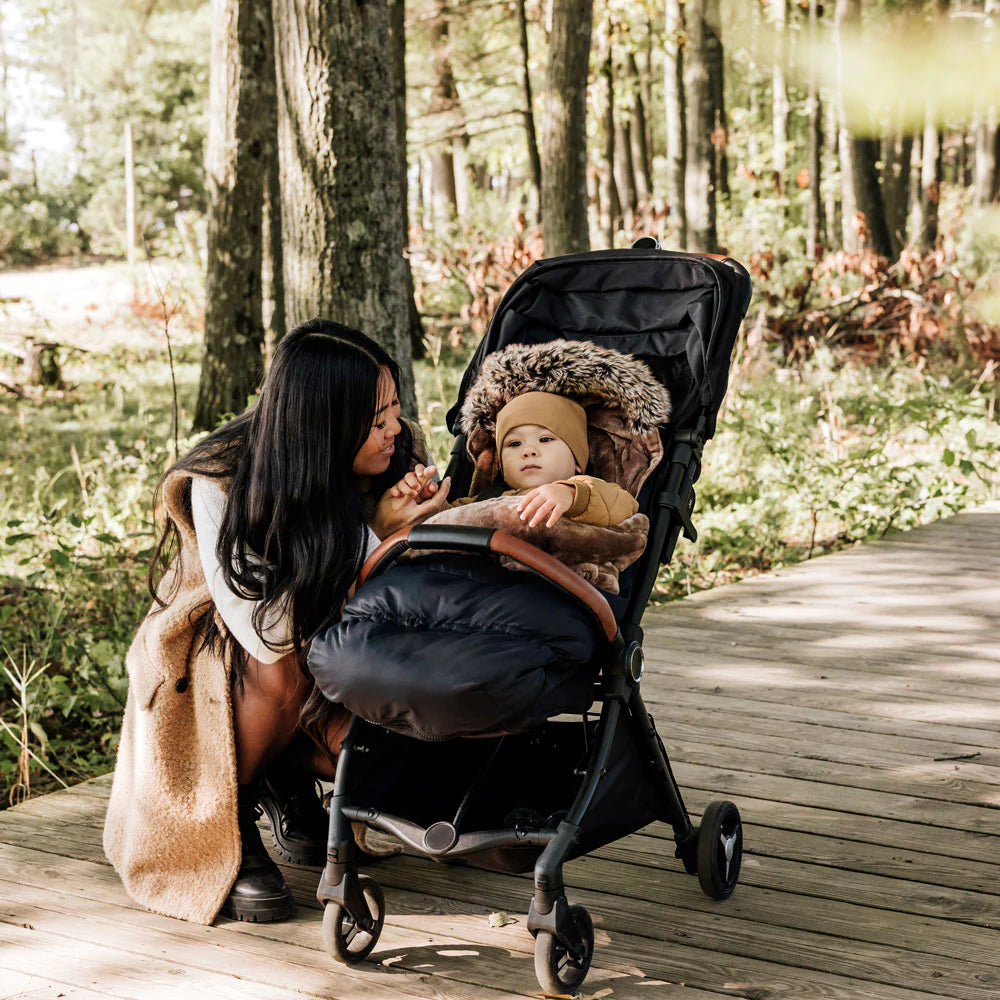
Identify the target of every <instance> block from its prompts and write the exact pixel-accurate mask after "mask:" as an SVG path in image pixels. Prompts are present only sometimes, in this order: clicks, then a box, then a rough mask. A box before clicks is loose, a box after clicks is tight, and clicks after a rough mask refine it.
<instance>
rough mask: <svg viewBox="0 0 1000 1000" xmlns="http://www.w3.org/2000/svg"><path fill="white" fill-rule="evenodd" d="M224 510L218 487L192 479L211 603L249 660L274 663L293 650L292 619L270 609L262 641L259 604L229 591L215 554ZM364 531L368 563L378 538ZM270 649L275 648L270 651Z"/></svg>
mask: <svg viewBox="0 0 1000 1000" xmlns="http://www.w3.org/2000/svg"><path fill="white" fill-rule="evenodd" d="M225 509H226V494H225V493H224V492H223V491H222V488H221V487H220V486H219V485H218V484H217V483H215V482H213V481H212V480H211V479H202V478H201V477H200V476H195V477H194V478H192V480H191V515H192V519H193V520H194V532H195V536H196V537H197V539H198V556H199V558H200V559H201V568H202V570H203V571H204V573H205V582H206V583H207V584H208V592H209V594H211V595H212V601H213V602H214V604H215V607H216V608H217V609H218V612H219V614H220V615H221V617H222V620H223V621H224V622H225V623H226V628H228V629H229V631H230V632H231V633H232V635H233V637H234V638H235V639H236V641H237V642H238V643H239V644H240V645H241V646H242V647H243V648H244V649H245V650H246V651H247V653H249V654H250V656H252V657H253V658H254V659H255V660H259V661H260V662H261V663H275V662H276V661H277V660H280V659H281V657H282V656H284V655H286V654H287V653H289V652H290V651H291V649H292V642H291V636H292V628H291V616H290V615H289V614H288V611H287V609H286V610H284V611H282V610H279V609H272V611H271V615H270V618H269V619H268V620H265V622H264V635H263V637H261V636H260V635H259V634H258V633H257V630H256V629H255V628H254V626H253V613H254V610H255V608H256V607H257V605H258V603H260V602H258V601H253V600H248V599H247V598H245V597H241V596H240V595H239V594H236V593H234V592H233V591H232V590H230V589H229V587H228V585H227V584H226V578H225V577H224V576H223V575H222V566H221V565H220V564H219V560H218V557H217V556H216V554H215V547H216V545H217V544H218V541H219V530H220V528H221V527H222V516H223V514H224V513H225ZM365 530H366V531H367V532H368V543H367V545H366V547H365V558H366V559H367V558H368V556H369V555H371V553H372V552H374V551H375V549H376V548H377V547H378V545H379V538H378V536H377V535H376V534H375V532H373V531H372V530H371V528H366V529H365ZM265 639H266V640H267V641H266V642H265V641H264V640H265ZM272 646H274V647H276V648H274V649H272V648H271V647H272Z"/></svg>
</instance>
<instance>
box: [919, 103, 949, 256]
mask: <svg viewBox="0 0 1000 1000" xmlns="http://www.w3.org/2000/svg"><path fill="white" fill-rule="evenodd" d="M920 149H921V158H920V197H919V199H918V206H919V211H918V218H917V221H916V222H915V224H914V227H913V231H914V237H915V239H916V245H917V246H918V247H919V248H920V249H921V250H931V249H933V248H934V245H935V244H936V243H937V238H938V202H939V201H940V200H941V181H942V179H943V164H942V159H941V133H940V132H939V131H938V126H937V118H936V111H935V109H934V108H928V109H927V115H926V119H925V124H924V135H923V139H922V141H921V144H920Z"/></svg>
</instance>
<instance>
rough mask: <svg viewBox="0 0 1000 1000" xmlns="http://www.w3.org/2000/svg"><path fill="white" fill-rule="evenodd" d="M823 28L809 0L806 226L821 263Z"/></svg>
mask: <svg viewBox="0 0 1000 1000" xmlns="http://www.w3.org/2000/svg"><path fill="white" fill-rule="evenodd" d="M818 28H819V0H809V49H810V70H809V94H808V98H807V106H808V112H809V213H808V220H807V225H806V232H807V233H808V237H807V239H808V244H809V245H808V247H807V252H808V254H809V257H810V258H811V259H812V260H819V259H820V257H821V256H822V254H823V243H824V241H825V238H826V234H825V228H826V227H825V220H824V218H823V200H822V196H821V193H820V192H821V190H822V173H823V104H822V101H821V100H820V95H819V86H818V84H817V82H816V70H815V64H814V62H813V59H812V53H815V52H816V51H817V43H818Z"/></svg>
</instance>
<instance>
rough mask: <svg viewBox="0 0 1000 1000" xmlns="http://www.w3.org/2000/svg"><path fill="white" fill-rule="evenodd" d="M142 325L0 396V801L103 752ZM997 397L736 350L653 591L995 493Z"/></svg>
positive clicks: (147, 449)
mask: <svg viewBox="0 0 1000 1000" xmlns="http://www.w3.org/2000/svg"><path fill="white" fill-rule="evenodd" d="M130 321H132V322H134V321H135V319H134V317H133V318H132V320H130ZM123 322H124V320H123ZM147 322H148V324H149V325H148V328H147V330H146V335H144V336H140V337H135V338H132V339H127V338H126V339H125V340H124V341H123V340H122V338H111V339H112V340H113V341H114V343H115V344H116V346H115V347H114V348H113V349H109V350H101V349H100V348H99V347H92V348H91V350H90V351H89V353H86V354H74V355H72V356H71V357H70V358H69V359H68V360H67V362H66V364H65V368H64V376H65V378H66V380H67V382H68V383H69V385H70V386H71V388H69V389H67V390H65V391H62V392H55V391H39V392H38V393H36V394H35V395H31V396H28V397H26V398H24V399H15V398H14V397H13V396H11V395H3V396H0V440H2V441H3V442H4V443H3V450H2V452H0V482H2V483H3V484H4V485H3V493H2V495H0V529H2V530H3V532H4V535H3V538H4V543H5V544H4V546H3V548H2V550H0V656H2V663H3V665H4V670H3V671H0V720H2V722H3V724H4V725H0V788H2V793H0V794H2V799H0V803H6V802H7V801H8V799H9V798H10V797H11V796H12V795H13V796H14V797H15V798H16V797H18V796H21V795H23V794H25V793H26V792H27V789H26V788H25V787H23V786H21V785H18V784H17V782H18V780H19V779H20V780H21V781H22V782H23V780H24V778H25V777H26V776H27V777H28V778H29V779H30V786H31V788H30V790H31V791H32V792H38V791H44V790H48V789H50V788H52V787H54V785H55V784H56V781H57V780H62V781H65V782H72V781H74V780H78V779H81V778H85V777H88V776H90V775H93V774H97V773H101V772H103V771H106V770H107V769H108V768H110V767H111V766H112V765H113V762H114V750H115V742H116V738H117V731H118V728H119V725H120V717H121V712H122V708H123V705H124V698H125V692H126V687H127V680H126V677H125V671H124V656H125V652H126V650H127V648H128V645H129V643H130V641H131V638H132V635H133V634H134V631H135V628H136V625H137V623H138V622H139V621H140V620H141V618H142V616H143V614H144V613H145V611H146V609H147V607H148V604H149V598H148V594H147V591H146V585H145V575H146V569H147V564H148V557H149V551H150V548H151V546H152V544H153V541H154V539H153V534H152V516H151V500H152V493H153V489H154V486H155V484H156V482H157V480H158V478H159V476H160V474H161V473H162V471H163V469H164V468H165V467H166V465H167V464H169V462H170V460H171V459H172V453H173V441H172V434H173V431H172V390H171V384H170V372H169V369H168V366H167V362H166V352H165V350H164V341H163V336H162V329H159V328H157V326H156V324H155V322H153V321H152V320H150V321H147ZM173 342H174V349H175V350H174V353H175V361H176V366H175V374H176V376H177V380H178V390H179V398H180V403H181V409H182V412H181V427H182V429H183V428H186V427H188V426H189V424H190V412H191V409H192V405H193V402H194V396H195V391H196V383H197V375H198V347H197V336H196V335H195V334H194V333H192V332H191V331H190V330H188V329H185V328H183V327H178V328H177V329H176V331H175V336H174V338H173ZM431 348H432V349H431V352H430V358H429V360H426V361H421V362H418V363H417V364H416V366H415V377H416V382H417V395H418V400H419V403H420V410H421V424H422V426H423V428H424V431H425V433H426V435H427V437H428V440H429V443H430V446H431V451H432V455H433V456H434V457H435V458H436V459H437V460H438V461H439V463H440V464H441V466H442V467H443V465H444V464H445V463H446V462H447V458H448V454H449V452H450V446H451V439H450V435H448V433H447V429H446V428H445V422H444V414H445V411H446V410H447V408H448V406H450V405H451V403H452V402H453V400H454V397H455V394H456V391H457V387H458V383H459V380H460V378H461V373H462V369H463V367H464V358H461V357H456V356H453V355H449V354H447V353H445V354H444V355H442V354H440V353H439V352H438V351H437V345H435V344H434V343H432V344H431ZM996 396H997V384H996V383H995V382H994V381H985V382H983V383H982V384H977V383H976V380H975V378H973V377H966V376H962V375H955V374H954V373H952V374H950V376H948V377H946V376H945V375H944V374H941V373H931V372H929V371H928V370H926V369H925V368H922V367H921V368H914V367H912V366H908V365H904V364H902V363H899V362H894V363H890V364H887V365H885V366H883V367H878V368H869V367H863V366H858V365H850V364H846V363H839V362H838V361H837V360H836V359H834V358H833V357H832V356H831V355H829V354H827V353H822V352H821V353H817V354H815V355H814V356H813V357H812V358H811V359H810V360H809V361H808V362H807V363H806V364H805V365H804V366H803V367H801V368H798V369H794V370H793V369H785V368H782V367H781V366H780V364H779V363H778V362H777V361H776V360H775V359H774V358H773V357H771V356H769V355H768V354H766V353H763V352H760V353H757V354H756V355H755V356H753V357H746V356H744V357H742V358H740V359H739V360H738V363H737V365H736V366H735V368H734V373H733V380H732V385H731V391H730V394H729V396H728V398H727V401H726V404H725V407H724V409H723V412H722V414H721V418H720V423H719V430H718V433H717V435H716V437H715V439H714V440H712V441H711V442H709V444H708V446H707V448H706V451H705V469H704V474H703V476H702V479H701V481H700V482H699V484H698V486H697V489H698V493H699V502H698V507H697V509H696V513H695V523H696V525H697V526H698V528H699V530H700V533H701V534H700V538H699V541H698V543H697V544H696V545H692V544H690V543H687V542H682V543H681V545H680V546H679V547H678V551H677V554H676V556H675V559H674V562H673V563H672V564H671V566H669V567H666V568H665V569H664V570H663V572H662V573H661V576H660V580H659V582H658V587H657V591H656V595H655V599H656V600H667V599H672V598H675V597H679V596H683V595H684V594H686V593H688V592H690V591H691V590H693V589H701V588H705V587H711V586H714V585H717V584H718V583H722V582H727V581H730V580H733V579H737V578H739V577H741V576H746V575H748V574H751V573H754V572H758V571H761V570H767V569H770V568H774V567H776V566H780V565H783V564H786V563H789V562H793V561H797V560H800V559H803V558H806V557H808V556H809V555H816V554H818V553H820V552H822V551H825V550H828V549H831V548H835V547H838V546H842V545H846V544H851V543H853V542H855V541H859V540H864V539H870V538H876V537H879V536H880V535H882V534H884V533H885V532H886V531H887V530H892V529H895V528H907V527H910V526H912V525H914V524H918V523H922V522H924V521H928V520H932V519H934V518H936V517H940V516H942V515H945V514H948V513H950V512H952V511H956V510H960V509H962V508H963V507H965V506H967V505H969V504H972V503H975V502H978V501H981V500H983V499H986V498H987V497H990V496H996V495H997V470H996V460H995V456H996V454H998V451H1000V425H998V422H997V399H996ZM187 443H189V442H188V441H186V440H185V439H184V438H182V439H181V442H180V446H181V449H182V450H183V449H184V447H186V445H187ZM5 727H6V728H5ZM23 744H26V745H27V747H28V748H29V749H30V751H31V752H32V754H34V757H32V758H30V759H29V760H27V761H26V760H25V759H24V758H23V756H22V752H23V746H22V745H23ZM19 757H20V758H21V760H20V766H19ZM46 769H48V770H46Z"/></svg>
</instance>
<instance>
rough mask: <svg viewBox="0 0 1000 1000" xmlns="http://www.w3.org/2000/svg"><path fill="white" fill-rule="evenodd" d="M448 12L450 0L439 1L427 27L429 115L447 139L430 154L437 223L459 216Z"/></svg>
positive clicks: (456, 98)
mask: <svg viewBox="0 0 1000 1000" xmlns="http://www.w3.org/2000/svg"><path fill="white" fill-rule="evenodd" d="M448 18H449V12H448V2H447V0H437V6H436V16H435V17H434V18H433V19H432V20H431V22H430V26H429V28H428V32H429V37H430V45H431V54H432V57H433V72H434V85H433V86H432V87H431V100H430V106H429V107H428V109H427V110H428V113H429V114H430V115H431V118H432V121H433V123H434V127H435V128H436V129H437V130H438V131H439V132H441V133H442V134H443V135H445V134H447V138H444V139H442V140H441V141H440V142H438V143H437V144H436V145H435V147H434V149H433V150H432V151H431V191H432V197H431V201H432V204H433V210H434V220H435V222H450V221H451V220H452V219H454V218H455V216H456V214H457V213H458V188H457V186H456V183H455V154H454V148H453V145H452V137H451V135H450V133H451V132H452V131H453V129H454V127H455V124H456V122H455V105H456V103H457V100H458V92H457V91H456V90H455V76H454V74H453V72H452V69H451V53H450V52H449V51H448V46H449V44H450V43H449V35H450V25H449V20H448Z"/></svg>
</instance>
